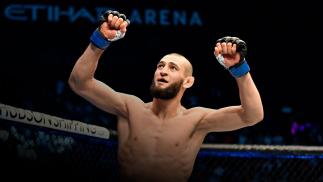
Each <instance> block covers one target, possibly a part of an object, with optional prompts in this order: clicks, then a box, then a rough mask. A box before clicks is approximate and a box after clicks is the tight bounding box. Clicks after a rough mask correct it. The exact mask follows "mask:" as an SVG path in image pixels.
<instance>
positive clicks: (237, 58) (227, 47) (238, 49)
mask: <svg viewBox="0 0 323 182" xmlns="http://www.w3.org/2000/svg"><path fill="white" fill-rule="evenodd" d="M246 54H247V45H246V43H245V42H244V41H243V40H241V39H239V38H238V37H229V36H226V37H223V38H220V39H218V40H217V41H216V46H215V48H214V55H215V57H216V59H217V60H218V62H219V63H220V64H221V65H222V66H224V67H225V68H226V69H228V70H229V71H230V73H231V74H232V75H233V76H234V77H241V76H243V75H245V74H246V73H248V72H249V71H250V68H249V66H248V64H247V62H246V60H245V56H246Z"/></svg>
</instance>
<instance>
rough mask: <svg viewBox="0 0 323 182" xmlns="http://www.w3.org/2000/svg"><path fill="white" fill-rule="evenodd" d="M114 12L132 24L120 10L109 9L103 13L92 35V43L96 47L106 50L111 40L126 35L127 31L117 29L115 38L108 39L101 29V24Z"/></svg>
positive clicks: (114, 14)
mask: <svg viewBox="0 0 323 182" xmlns="http://www.w3.org/2000/svg"><path fill="white" fill-rule="evenodd" d="M110 14H112V15H113V16H117V17H119V18H122V19H123V20H125V21H127V22H128V25H129V24H130V21H129V20H128V19H127V17H126V15H124V14H120V13H119V12H118V11H111V10H108V11H106V12H104V13H103V15H101V17H100V20H99V27H98V28H97V29H96V30H95V31H94V32H93V33H92V35H91V37H90V41H91V43H92V44H94V45H95V46H96V47H98V48H100V49H103V50H105V49H106V48H107V47H108V46H109V45H110V43H111V42H113V41H116V40H119V39H121V38H123V37H124V36H125V33H122V32H121V31H120V30H116V31H117V33H116V35H115V37H114V38H112V39H108V38H106V37H105V36H104V35H103V34H102V33H101V31H100V28H101V25H102V24H103V23H104V22H106V21H107V18H108V16H109V15H110Z"/></svg>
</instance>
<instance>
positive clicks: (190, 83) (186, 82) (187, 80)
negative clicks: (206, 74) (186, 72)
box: [183, 76, 195, 88]
mask: <svg viewBox="0 0 323 182" xmlns="http://www.w3.org/2000/svg"><path fill="white" fill-rule="evenodd" d="M194 80H195V79H194V77H193V76H188V77H186V78H185V79H184V82H183V87H184V88H190V87H191V86H193V83H194Z"/></svg>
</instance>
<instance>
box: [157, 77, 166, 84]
mask: <svg viewBox="0 0 323 182" xmlns="http://www.w3.org/2000/svg"><path fill="white" fill-rule="evenodd" d="M157 82H162V83H168V81H167V80H165V79H164V78H160V79H157Z"/></svg>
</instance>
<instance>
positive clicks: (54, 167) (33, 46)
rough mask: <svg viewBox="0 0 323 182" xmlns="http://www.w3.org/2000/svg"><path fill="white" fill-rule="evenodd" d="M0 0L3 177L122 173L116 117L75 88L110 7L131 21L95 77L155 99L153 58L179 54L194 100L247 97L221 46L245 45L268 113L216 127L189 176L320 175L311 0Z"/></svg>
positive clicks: (315, 24)
mask: <svg viewBox="0 0 323 182" xmlns="http://www.w3.org/2000/svg"><path fill="white" fill-rule="evenodd" d="M0 7H1V9H0V11H1V21H0V27H1V28H0V31H1V44H2V46H1V47H2V48H1V60H0V112H1V115H0V116H1V117H0V119H1V120H0V147H1V148H0V165H1V172H0V174H1V175H0V179H1V181H2V180H3V179H10V181H11V180H14V179H20V177H22V178H25V179H40V180H42V179H44V178H45V177H44V178H43V177H42V175H45V176H46V178H50V179H54V180H62V179H71V180H79V179H80V180H81V179H83V180H86V181H101V180H104V181H116V179H118V165H117V162H116V160H117V156H116V151H117V135H116V133H115V132H114V131H115V130H116V118H115V117H114V116H112V115H110V114H108V113H105V112H103V111H101V110H99V109H98V108H96V107H94V106H93V105H91V104H90V103H88V102H87V101H85V100H84V99H83V98H81V97H79V96H77V95H76V94H75V93H74V92H72V90H71V89H70V88H69V86H68V84H67V80H68V77H69V74H70V72H71V70H72V68H73V66H74V63H75V62H76V60H77V59H78V57H79V56H80V55H81V54H82V52H83V51H84V50H85V48H86V47H87V45H88V44H89V37H90V36H91V34H92V32H93V31H94V29H95V28H96V27H97V25H98V23H97V22H98V21H97V20H98V17H99V15H100V14H101V13H102V12H104V11H105V10H107V9H112V10H118V11H120V12H124V13H125V14H126V15H127V17H128V18H129V19H130V20H131V25H130V26H129V27H128V31H127V34H126V36H125V37H124V38H123V39H121V40H119V41H117V42H114V43H112V44H111V46H110V47H109V48H108V49H107V50H106V51H105V53H104V55H103V56H102V58H101V60H100V62H99V66H98V69H97V72H96V78H97V79H99V80H101V81H103V82H105V83H107V84H109V85H110V86H111V87H112V88H114V89H115V90H117V91H120V92H124V93H129V94H133V95H136V96H138V97H140V98H141V99H143V100H144V101H146V102H148V101H150V100H151V97H150V95H149V86H150V83H151V80H152V78H153V73H154V69H155V67H156V63H157V62H158V61H159V60H160V58H161V57H162V56H163V55H165V54H167V53H171V52H178V53H181V54H183V55H184V56H186V57H187V58H188V59H189V60H190V61H191V62H192V64H193V67H194V76H195V78H196V82H195V84H194V86H193V87H192V88H191V89H190V90H188V91H187V92H186V93H185V96H184V98H183V100H182V103H183V105H184V106H185V107H187V108H191V107H194V106H204V107H209V108H214V109H216V108H221V107H225V106H229V105H237V104H239V95H238V90H237V85H236V82H235V80H234V79H233V77H232V76H231V75H230V74H229V73H228V72H227V70H225V69H224V68H223V67H222V66H221V65H220V64H219V63H218V62H217V61H216V59H215V57H214V55H213V49H214V45H215V41H216V40H217V39H219V38H221V37H223V36H226V35H230V36H237V37H239V38H241V39H242V40H244V41H245V42H247V46H248V53H247V56H246V59H247V61H248V63H249V65H250V67H251V74H252V76H253V79H254V81H255V83H256V85H257V87H258V89H259V92H260V94H261V97H262V101H263V106H264V111H265V117H264V120H263V121H262V122H260V123H259V124H257V125H254V126H252V127H247V128H243V129H240V130H236V131H231V132H221V133H210V134H209V135H208V136H207V137H206V138H205V141H204V145H203V147H202V149H201V151H200V153H199V155H198V158H197V159H196V165H195V166H194V170H193V174H192V176H191V178H190V181H323V154H322V152H323V148H321V146H322V145H323V124H322V116H321V114H322V106H321V105H322V93H323V92H322V86H320V83H322V81H321V79H322V67H321V66H319V65H321V62H322V56H321V52H322V42H323V41H322V32H323V30H322V27H323V25H322V24H323V17H322V15H321V10H320V9H321V8H320V6H319V5H317V4H315V3H314V2H310V1H304V2H303V1H302V2H293V3H283V2H280V1H271V2H263V1H261V2H252V3H251V2H247V1H194V0H187V1H183V2H182V1H177V0H172V1H171V0H157V1H146V0H142V1H128V0H119V1H115V0H111V1H105V0H102V1H99V0H92V1H89V0H77V1H76V0H67V1H53V0H50V1H40V0H13V1H9V0H2V1H1V2H0ZM51 117H54V118H51ZM48 118H51V119H48ZM76 121H77V122H76ZM75 123H77V124H75ZM2 174H4V175H2ZM5 177H6V178H5ZM2 178H3V179H2Z"/></svg>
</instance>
